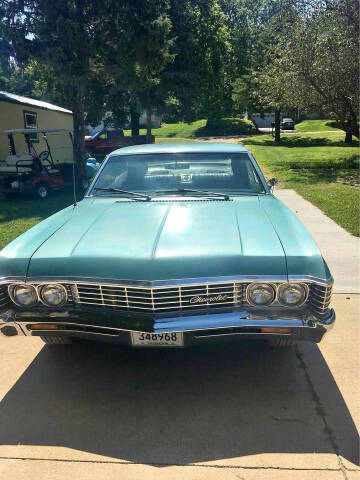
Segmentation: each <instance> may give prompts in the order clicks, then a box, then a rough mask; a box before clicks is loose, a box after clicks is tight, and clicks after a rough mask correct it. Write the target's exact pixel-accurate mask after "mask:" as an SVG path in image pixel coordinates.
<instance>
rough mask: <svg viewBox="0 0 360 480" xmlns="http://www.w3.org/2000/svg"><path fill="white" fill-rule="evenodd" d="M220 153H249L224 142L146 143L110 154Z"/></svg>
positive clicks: (240, 147) (238, 146)
mask: <svg viewBox="0 0 360 480" xmlns="http://www.w3.org/2000/svg"><path fill="white" fill-rule="evenodd" d="M191 152H196V153H221V152H233V153H240V152H249V150H247V149H246V148H245V147H244V146H243V145H237V144H235V143H225V142H187V143H185V142H184V143H157V144H154V143H148V144H145V145H134V146H131V147H124V148H119V149H118V150H114V151H113V152H111V154H110V155H111V156H112V155H128V154H131V155H136V154H147V153H191Z"/></svg>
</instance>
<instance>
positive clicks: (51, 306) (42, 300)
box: [37, 283, 68, 308]
mask: <svg viewBox="0 0 360 480" xmlns="http://www.w3.org/2000/svg"><path fill="white" fill-rule="evenodd" d="M49 287H50V288H51V287H56V288H60V289H61V290H62V291H63V292H64V298H63V300H62V301H61V302H60V303H58V304H56V305H52V304H51V303H49V302H48V301H47V300H46V298H44V294H43V290H44V289H45V288H49ZM37 291H38V297H39V301H40V302H41V303H42V304H43V305H45V307H48V308H60V307H62V306H63V305H65V303H67V301H68V292H67V289H66V287H65V286H64V285H62V284H61V283H45V284H42V285H38V288H37Z"/></svg>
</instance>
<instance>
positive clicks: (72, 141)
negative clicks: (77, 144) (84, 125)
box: [69, 132, 77, 207]
mask: <svg viewBox="0 0 360 480" xmlns="http://www.w3.org/2000/svg"><path fill="white" fill-rule="evenodd" d="M69 136H70V140H71V143H72V146H73V152H74V139H73V136H72V133H71V132H69ZM72 174H73V175H72V176H73V193H74V207H76V205H77V201H76V175H75V155H74V153H73V162H72Z"/></svg>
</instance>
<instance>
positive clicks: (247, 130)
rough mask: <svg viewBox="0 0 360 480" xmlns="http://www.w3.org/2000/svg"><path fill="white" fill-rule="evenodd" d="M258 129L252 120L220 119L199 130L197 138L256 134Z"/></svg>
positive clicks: (196, 133) (196, 134)
mask: <svg viewBox="0 0 360 480" xmlns="http://www.w3.org/2000/svg"><path fill="white" fill-rule="evenodd" d="M257 131H258V130H257V128H256V127H255V125H254V124H253V122H252V121H251V120H243V119H240V118H237V117H227V118H220V119H218V120H216V121H214V122H212V123H211V124H209V121H208V122H207V123H206V125H205V126H204V127H201V128H198V129H197V130H196V132H195V136H196V137H209V136H210V137H216V136H235V135H249V134H252V135H253V134H256V133H257Z"/></svg>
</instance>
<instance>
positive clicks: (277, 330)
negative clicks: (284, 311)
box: [261, 327, 291, 333]
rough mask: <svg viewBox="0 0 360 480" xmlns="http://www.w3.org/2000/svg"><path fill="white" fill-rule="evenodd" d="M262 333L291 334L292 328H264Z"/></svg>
mask: <svg viewBox="0 0 360 480" xmlns="http://www.w3.org/2000/svg"><path fill="white" fill-rule="evenodd" d="M261 333H291V329H290V328H272V327H263V328H262V329H261Z"/></svg>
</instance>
